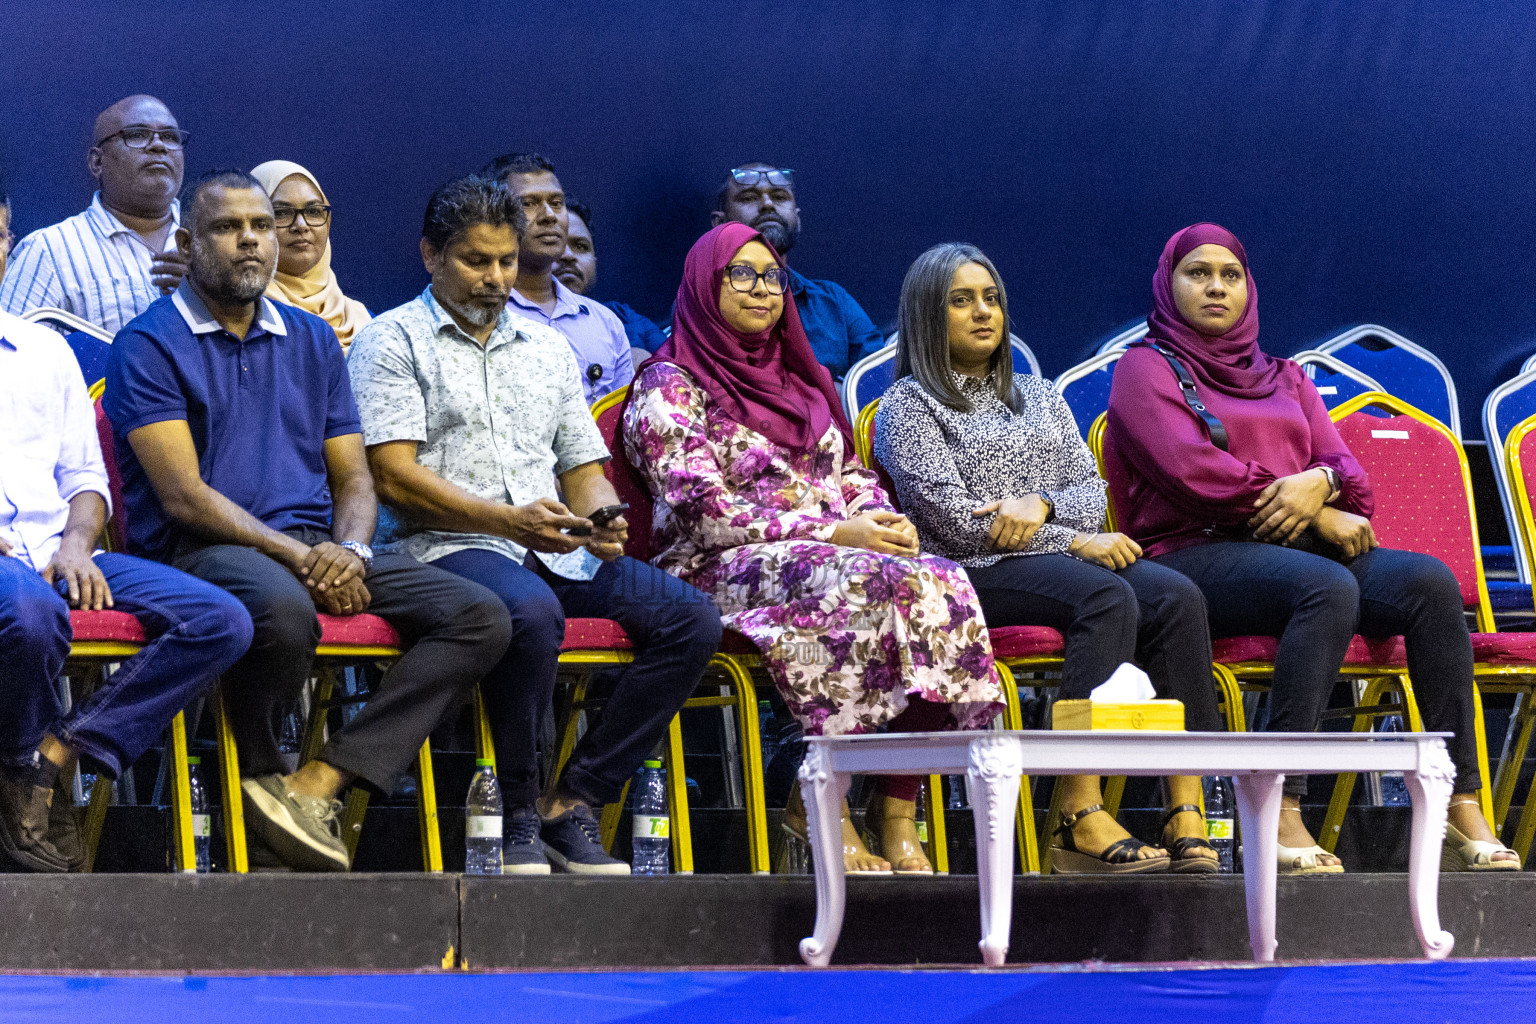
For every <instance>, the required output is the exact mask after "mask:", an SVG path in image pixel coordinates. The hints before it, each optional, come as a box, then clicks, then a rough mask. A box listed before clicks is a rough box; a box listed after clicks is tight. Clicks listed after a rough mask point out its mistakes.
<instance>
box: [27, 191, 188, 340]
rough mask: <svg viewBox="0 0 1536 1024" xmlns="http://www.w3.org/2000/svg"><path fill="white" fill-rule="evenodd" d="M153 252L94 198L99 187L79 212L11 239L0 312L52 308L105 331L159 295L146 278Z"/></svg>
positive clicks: (171, 238)
mask: <svg viewBox="0 0 1536 1024" xmlns="http://www.w3.org/2000/svg"><path fill="white" fill-rule="evenodd" d="M171 221H172V228H171V230H170V231H169V232H168V233H167V234H166V242H165V247H166V249H172V248H175V246H176V230H175V229H176V227H179V226H180V225H181V204H180V203H179V202H177V201H175V200H172V202H171ZM156 255H157V253H155V252H154V250H152V249H151V248H150V245H149V243H148V242H146V241H144V238H143V237H142V236H141V235H139V233H138V232H136V231H133V230H132V229H130V228H128V227H126V226H124V224H123V223H122V221H120V220H118V219H117V218H116V217H114V216H112V214H110V213H108V212H107V208H106V207H105V206H103V205H102V204H101V193H100V192H98V193H96V195H95V196H94V197H92V199H91V205H90V207H89V208H87V209H86V211H85V212H84V213H78V214H76V215H75V216H73V217H70V218H69V219H68V220H63V221H60V222H59V223H57V224H52V225H49V226H48V227H46V228H40V229H38V230H37V231H34V232H32V233H31V234H30V235H28V236H27V237H25V238H23V239H22V240H21V241H20V242H18V243H16V250H15V252H13V253H11V260H10V266H9V267H8V268H7V270H6V274H5V277H4V279H0V310H4V311H6V312H7V313H12V314H14V315H16V316H23V315H25V314H26V313H28V312H30V311H31V310H34V309H37V308H38V307H39V306H56V307H58V308H59V309H62V310H65V311H66V312H69V313H73V314H75V316H78V317H80V318H81V319H83V320H88V321H90V322H91V323H93V324H95V325H96V326H98V327H100V328H102V329H103V330H105V331H107V332H108V333H110V334H116V333H117V332H118V329H119V328H121V327H122V326H123V325H124V324H126V323H127V322H128V321H129V320H132V319H133V318H134V317H136V316H138V315H139V314H140V313H142V312H144V311H145V310H146V309H148V308H149V304H150V303H151V302H154V301H155V300H156V299H158V298H159V297H160V289H159V288H156V287H155V286H154V284H153V283H152V282H151V280H150V273H149V268H150V263H151V262H152V261H153V259H154V258H155V256H156Z"/></svg>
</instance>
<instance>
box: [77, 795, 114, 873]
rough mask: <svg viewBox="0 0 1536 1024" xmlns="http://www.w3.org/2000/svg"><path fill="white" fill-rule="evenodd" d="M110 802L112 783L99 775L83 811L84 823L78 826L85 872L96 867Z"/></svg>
mask: <svg viewBox="0 0 1536 1024" xmlns="http://www.w3.org/2000/svg"><path fill="white" fill-rule="evenodd" d="M111 802H112V782H111V780H110V779H104V778H102V777H101V776H100V775H98V776H96V784H95V785H93V786H92V787H91V802H90V804H89V805H87V807H86V809H85V821H84V822H83V823H82V824H81V826H80V841H81V845H83V846H84V847H85V867H84V868H82V869H81V870H83V871H85V872H90V871H93V870H94V869H95V867H96V850H97V848H98V846H99V845H100V844H101V829H102V826H104V825H105V824H106V823H107V805H108V804H110V803H111Z"/></svg>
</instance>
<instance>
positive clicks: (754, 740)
mask: <svg viewBox="0 0 1536 1024" xmlns="http://www.w3.org/2000/svg"><path fill="white" fill-rule="evenodd" d="M710 664H711V665H712V666H713V667H715V668H718V669H720V670H721V671H723V672H724V673H725V675H726V678H727V679H728V680H729V685H730V687H731V688H732V689H733V690H735V691H736V723H737V725H736V728H737V732H739V733H740V747H741V781H742V789H743V790H744V791H745V802H746V805H747V807H746V810H747V859H748V862H749V866H750V870H751V871H752V873H753V874H757V875H766V874H768V872H769V870H770V869H771V867H772V865H771V864H770V863H769V857H768V796H767V793H766V792H765V789H764V785H763V773H764V771H766V766H765V765H764V764H763V732H762V723H761V722H760V721H758V715H757V685H756V684H755V683H753V681H752V673H751V672H750V671H748V670H747V667H746V666H745V665H743V664H742V663H741V662H740V661H738V660H737V659H735V658H733V657H731V656H730V655H728V654H717V655H715V657H714V660H713V661H712V662H711V663H710Z"/></svg>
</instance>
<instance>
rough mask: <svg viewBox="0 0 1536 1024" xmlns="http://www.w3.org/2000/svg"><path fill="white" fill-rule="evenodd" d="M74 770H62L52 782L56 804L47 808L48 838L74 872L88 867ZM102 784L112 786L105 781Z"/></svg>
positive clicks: (71, 871) (72, 872)
mask: <svg viewBox="0 0 1536 1024" xmlns="http://www.w3.org/2000/svg"><path fill="white" fill-rule="evenodd" d="M74 778H75V773H74V771H73V770H70V771H69V772H68V773H66V772H59V777H58V779H57V780H55V782H54V784H53V804H52V805H51V806H49V808H48V841H49V842H50V843H52V844H53V848H54V849H55V850H58V851H59V856H60V857H62V858H64V863H65V865H67V866H68V868H69V871H70V873H71V874H77V873H79V872H81V871H84V870H85V840H84V838H83V837H82V836H81V833H80V811H79V810H78V809H77V808H76V807H75V792H74V790H75V787H74ZM101 784H102V785H103V786H106V785H110V783H108V782H106V781H105V780H103V781H102V783H101Z"/></svg>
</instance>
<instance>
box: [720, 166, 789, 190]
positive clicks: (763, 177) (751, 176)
mask: <svg viewBox="0 0 1536 1024" xmlns="http://www.w3.org/2000/svg"><path fill="white" fill-rule="evenodd" d="M731 180H732V181H734V182H735V183H736V184H738V185H744V186H746V185H756V184H757V183H758V182H760V181H766V182H768V184H770V185H778V186H780V187H781V188H794V187H795V172H794V171H793V170H791V169H790V168H788V167H775V168H773V169H772V170H767V171H763V170H758V169H757V168H755V167H732V168H731Z"/></svg>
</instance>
